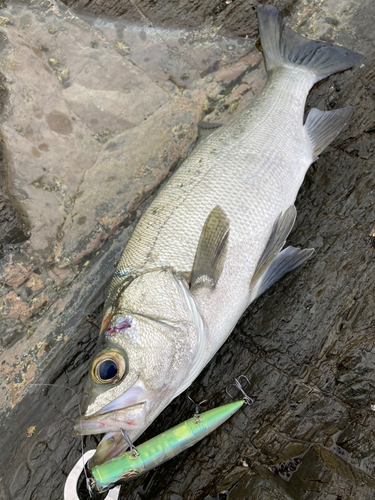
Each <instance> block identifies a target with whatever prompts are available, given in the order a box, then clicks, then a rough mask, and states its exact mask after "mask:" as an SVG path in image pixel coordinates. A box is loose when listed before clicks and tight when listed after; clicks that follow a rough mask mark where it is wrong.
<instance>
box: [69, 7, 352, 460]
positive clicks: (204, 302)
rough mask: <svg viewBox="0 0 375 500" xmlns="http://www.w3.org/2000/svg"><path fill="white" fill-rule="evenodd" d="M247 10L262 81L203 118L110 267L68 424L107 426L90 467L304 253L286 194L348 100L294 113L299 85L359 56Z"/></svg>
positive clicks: (120, 444) (340, 121) (145, 417)
mask: <svg viewBox="0 0 375 500" xmlns="http://www.w3.org/2000/svg"><path fill="white" fill-rule="evenodd" d="M258 19H259V29H260V38H261V43H262V47H263V54H264V56H265V63H266V68H267V83H266V85H265V87H264V89H263V90H262V92H261V93H260V94H259V95H258V96H257V97H256V98H255V99H253V101H252V102H251V103H250V105H249V106H248V107H247V108H246V109H245V110H244V111H243V112H242V113H241V114H239V115H238V116H237V117H235V118H233V119H232V120H230V121H229V122H228V123H227V124H226V125H224V126H222V127H220V128H217V127H215V131H214V132H213V133H212V134H211V135H209V136H208V137H206V139H205V140H203V141H202V142H201V143H199V144H198V146H197V147H196V149H195V150H194V151H193V152H192V154H191V155H190V156H189V157H188V158H187V159H186V160H185V161H184V162H183V163H182V164H181V166H180V167H179V169H178V170H177V171H176V172H175V173H174V175H173V176H172V177H171V179H170V180H169V181H168V182H167V183H166V184H165V186H164V187H163V188H162V189H161V190H160V191H159V193H158V194H157V196H156V197H155V198H154V200H153V201H152V203H151V204H150V205H149V207H148V208H147V210H146V211H145V213H144V214H143V216H142V217H141V219H140V221H139V222H138V224H137V226H136V228H135V229H134V232H133V234H132V236H131V238H130V239H129V242H128V244H127V246H126V248H125V250H124V253H123V255H122V257H121V259H120V261H119V264H118V267H117V270H116V272H115V275H114V277H113V280H112V283H111V287H110V291H109V294H108V297H107V300H106V303H105V306H104V319H103V322H102V327H101V331H100V337H99V343H98V348H97V352H96V353H95V356H94V358H93V361H92V364H91V368H90V377H89V379H88V382H87V386H86V389H85V397H84V401H83V404H82V407H83V410H84V413H85V416H84V417H83V418H81V419H80V421H79V422H78V423H77V424H76V426H75V430H76V432H77V433H78V434H92V433H99V432H103V433H106V435H105V437H104V438H103V440H102V441H101V443H100V445H99V446H98V449H97V451H96V454H95V456H94V458H93V459H92V461H91V463H92V465H93V466H94V465H98V464H100V463H102V462H104V461H106V460H108V459H109V458H113V457H115V456H117V455H119V454H121V453H122V452H123V451H124V449H125V447H126V446H127V445H126V443H125V442H124V440H123V438H122V435H121V432H120V431H121V429H122V430H125V431H126V432H127V433H128V435H129V436H130V438H131V439H133V440H134V439H136V438H137V437H138V436H139V435H140V434H141V433H142V432H143V431H144V430H145V429H146V428H147V427H148V425H150V423H151V422H152V421H153V420H154V419H155V418H156V417H157V415H158V414H159V413H160V412H161V411H162V410H163V409H164V408H165V406H166V405H168V403H169V402H170V401H171V400H172V399H173V398H175V397H176V396H177V395H178V394H180V393H181V392H182V391H183V390H184V389H186V388H187V387H188V386H189V385H190V384H191V383H192V381H193V380H194V379H195V378H196V377H197V375H198V374H199V373H200V371H201V370H202V369H203V368H204V366H205V365H206V364H207V363H208V362H209V360H210V359H211V358H212V357H213V356H214V354H215V353H216V352H217V350H218V349H219V348H220V346H221V345H222V344H223V343H224V341H225V340H226V338H227V337H228V335H229V334H230V333H231V331H232V330H233V328H234V327H235V325H236V323H237V321H238V319H239V318H240V316H241V315H242V314H243V312H244V311H245V309H246V307H247V306H248V305H249V304H250V303H251V302H252V301H253V300H255V299H256V298H257V297H259V295H261V294H262V293H263V292H264V291H265V290H266V289H267V288H268V287H269V286H271V285H272V284H273V283H275V282H276V281H277V280H279V279H280V278H281V277H282V276H284V274H286V273H287V272H290V271H292V270H293V269H294V268H296V267H297V266H299V265H301V264H302V263H303V262H305V261H306V260H307V259H308V258H309V257H310V256H311V255H312V252H313V250H312V249H305V250H301V249H300V248H293V247H287V248H285V249H283V246H284V243H285V240H286V238H287V236H288V234H289V232H290V230H291V229H292V227H293V224H294V221H295V217H296V209H295V207H294V201H295V199H296V196H297V193H298V190H299V187H300V186H301V183H302V182H303V178H304V176H305V173H306V170H307V169H308V167H309V165H310V164H311V163H312V162H313V161H314V159H316V158H317V157H318V155H319V154H320V153H321V152H322V151H323V150H324V149H325V147H326V146H327V145H328V144H329V143H330V142H331V141H332V140H333V139H334V138H335V136H336V135H337V133H338V132H339V131H340V130H341V129H342V127H343V126H344V125H345V123H346V122H347V120H348V119H349V118H350V116H351V114H352V112H353V109H352V108H343V109H339V110H334V111H329V112H323V111H319V110H316V109H312V110H311V111H310V113H309V115H308V117H307V120H306V123H305V124H303V115H304V107H305V102H306V97H307V95H308V92H309V90H310V88H311V87H312V85H314V83H315V82H317V81H319V80H321V79H322V78H325V77H327V76H328V75H330V74H332V73H335V72H337V71H342V70H345V69H348V68H350V67H352V66H353V65H354V64H355V63H356V62H358V61H359V60H360V58H361V57H362V56H360V55H359V54H355V53H353V52H350V51H349V50H347V49H345V48H342V47H337V46H333V45H330V44H327V43H324V42H320V41H309V40H306V39H305V38H303V37H301V36H300V35H298V34H296V33H294V32H293V31H292V30H290V29H289V28H287V27H284V26H283V23H282V19H281V16H280V13H279V12H278V10H277V9H276V8H274V7H271V6H268V5H260V6H259V7H258ZM102 366H104V367H105V366H110V367H111V371H110V373H112V374H113V373H115V375H114V376H112V375H110V374H109V373H108V374H107V372H106V370H104V369H103V370H100V369H99V368H100V367H102ZM102 372H103V376H102V375H101V373H102ZM103 377H104V378H103ZM114 412H115V413H116V419H115V417H114ZM121 418H123V421H122V422H121ZM120 426H121V427H120Z"/></svg>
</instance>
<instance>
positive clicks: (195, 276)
mask: <svg viewBox="0 0 375 500" xmlns="http://www.w3.org/2000/svg"><path fill="white" fill-rule="evenodd" d="M228 236H229V220H228V218H227V216H226V215H225V212H224V210H223V209H222V208H221V207H219V205H217V206H216V207H215V208H214V209H213V210H212V211H211V212H210V214H209V216H208V217H207V219H206V222H205V223H204V226H203V229H202V232H201V235H200V238H199V242H198V246H197V251H196V254H195V259H194V263H193V269H192V272H191V287H192V288H193V287H197V286H199V284H200V283H204V284H210V286H211V287H214V286H216V283H217V282H218V280H219V278H220V275H221V273H222V270H223V267H224V262H225V256H226V252H227V246H228Z"/></svg>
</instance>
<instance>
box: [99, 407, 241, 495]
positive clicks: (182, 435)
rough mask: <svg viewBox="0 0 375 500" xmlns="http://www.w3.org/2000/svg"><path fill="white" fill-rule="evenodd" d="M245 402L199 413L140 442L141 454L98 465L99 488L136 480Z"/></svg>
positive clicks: (198, 438)
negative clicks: (118, 482) (135, 478)
mask: <svg viewBox="0 0 375 500" xmlns="http://www.w3.org/2000/svg"><path fill="white" fill-rule="evenodd" d="M243 404H244V401H235V402H234V403H230V404H228V405H224V406H219V407H218V408H214V409H213V410H209V411H206V412H204V413H202V414H201V415H195V416H194V417H193V418H190V419H189V420H186V421H185V422H182V423H181V424H178V425H176V426H175V427H172V429H169V430H168V431H165V432H163V433H161V434H159V436H156V437H154V438H152V439H150V440H149V441H147V442H146V443H143V444H141V445H139V446H138V447H137V450H138V453H139V455H138V456H134V455H132V453H131V452H126V453H124V454H123V455H121V456H120V457H117V458H113V459H112V460H109V461H108V462H105V463H104V464H102V465H97V466H96V467H94V468H93V469H92V471H91V472H92V475H93V476H94V479H95V481H96V483H97V489H98V490H99V491H104V490H105V489H107V488H108V487H109V486H112V485H113V484H115V483H116V482H117V481H120V480H129V479H132V478H134V477H136V476H139V475H140V474H143V473H145V472H148V471H149V470H151V469H154V468H155V467H157V466H158V465H160V464H162V463H163V462H166V461H167V460H170V459H171V458H173V457H175V456H176V455H178V454H179V453H181V452H182V451H184V450H186V449H187V448H190V446H193V445H194V444H195V443H197V442H198V441H200V440H201V439H203V438H204V437H206V436H207V435H208V434H210V433H211V432H212V431H214V430H215V429H216V428H217V427H219V425H221V424H222V423H224V422H225V421H226V420H227V419H228V418H229V417H231V416H232V415H233V414H234V413H235V412H236V411H237V410H239V409H240V408H241V406H242V405H243Z"/></svg>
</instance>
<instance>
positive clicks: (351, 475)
mask: <svg viewBox="0 0 375 500" xmlns="http://www.w3.org/2000/svg"><path fill="white" fill-rule="evenodd" d="M289 485H290V486H291V487H292V488H293V489H295V490H296V491H298V492H299V494H300V497H299V498H301V499H303V500H305V499H306V500H307V499H308V500H315V499H318V498H322V495H323V494H324V495H326V496H327V497H328V498H329V497H330V496H331V497H332V498H335V497H336V498H337V497H341V498H342V500H349V499H350V498H353V494H354V491H355V494H356V495H357V497H358V498H361V499H363V500H367V499H368V500H370V499H371V498H373V497H374V494H375V479H373V478H371V477H370V476H368V475H367V474H366V473H365V472H363V471H362V470H359V469H357V468H356V467H353V466H352V465H349V464H348V463H347V462H346V461H345V460H343V459H342V458H341V457H339V456H337V455H336V454H335V453H333V452H332V451H330V450H326V449H324V448H322V447H321V446H318V445H314V446H312V447H311V448H310V450H309V451H308V452H307V453H306V455H305V456H304V457H303V460H302V465H301V467H300V468H299V469H298V471H297V472H296V473H295V474H293V476H292V478H291V480H290V481H289Z"/></svg>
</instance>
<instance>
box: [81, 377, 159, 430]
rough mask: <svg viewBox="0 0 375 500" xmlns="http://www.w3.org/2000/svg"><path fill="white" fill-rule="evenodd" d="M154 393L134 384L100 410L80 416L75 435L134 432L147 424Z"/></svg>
mask: <svg viewBox="0 0 375 500" xmlns="http://www.w3.org/2000/svg"><path fill="white" fill-rule="evenodd" d="M153 399H154V394H153V393H151V392H148V391H146V390H144V389H143V388H141V387H137V386H133V387H130V389H128V390H127V391H125V392H124V394H122V395H121V396H119V397H118V398H116V399H114V400H113V401H111V402H110V403H108V404H107V405H106V406H104V407H103V408H101V409H100V410H99V411H97V412H95V413H93V414H91V415H88V416H83V417H80V418H79V419H78V420H77V421H76V423H75V425H74V428H73V433H72V434H73V436H75V437H77V436H88V435H91V434H106V433H109V432H115V433H117V432H121V429H122V430H125V431H126V432H130V433H131V434H134V432H137V431H138V430H140V429H142V428H143V427H144V426H145V418H146V414H147V410H148V407H149V405H150V403H151V402H152V400H153Z"/></svg>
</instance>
